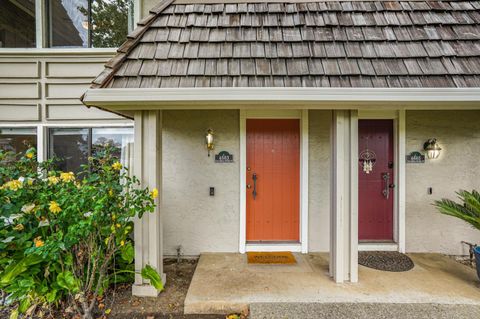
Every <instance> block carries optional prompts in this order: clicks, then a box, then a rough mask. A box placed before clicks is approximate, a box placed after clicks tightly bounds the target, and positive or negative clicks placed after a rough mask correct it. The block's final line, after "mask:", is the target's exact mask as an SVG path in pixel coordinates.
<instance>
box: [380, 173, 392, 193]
mask: <svg viewBox="0 0 480 319" xmlns="http://www.w3.org/2000/svg"><path fill="white" fill-rule="evenodd" d="M382 179H383V184H384V185H385V187H384V188H383V191H382V194H383V196H384V197H385V198H386V199H388V198H389V197H390V173H382Z"/></svg>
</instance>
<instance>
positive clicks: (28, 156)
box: [25, 152, 34, 159]
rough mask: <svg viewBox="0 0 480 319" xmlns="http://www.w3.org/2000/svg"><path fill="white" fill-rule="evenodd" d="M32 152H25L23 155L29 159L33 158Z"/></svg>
mask: <svg viewBox="0 0 480 319" xmlns="http://www.w3.org/2000/svg"><path fill="white" fill-rule="evenodd" d="M33 155H34V154H33V152H28V153H27V154H25V156H26V157H27V158H29V159H32V158H33Z"/></svg>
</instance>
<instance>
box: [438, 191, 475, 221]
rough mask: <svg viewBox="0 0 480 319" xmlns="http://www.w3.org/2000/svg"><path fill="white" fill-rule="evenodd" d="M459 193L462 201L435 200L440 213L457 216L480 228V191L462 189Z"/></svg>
mask: <svg viewBox="0 0 480 319" xmlns="http://www.w3.org/2000/svg"><path fill="white" fill-rule="evenodd" d="M457 195H458V198H459V199H460V201H461V203H457V202H455V201H453V200H451V199H445V198H444V199H442V200H437V201H435V203H434V204H433V205H434V206H436V207H437V208H438V210H439V211H440V213H442V214H445V215H449V216H453V217H457V218H459V219H461V220H463V221H465V222H467V223H469V224H470V225H472V226H473V228H476V229H478V230H480V193H479V192H477V191H476V190H473V191H472V192H468V191H465V190H460V191H458V192H457Z"/></svg>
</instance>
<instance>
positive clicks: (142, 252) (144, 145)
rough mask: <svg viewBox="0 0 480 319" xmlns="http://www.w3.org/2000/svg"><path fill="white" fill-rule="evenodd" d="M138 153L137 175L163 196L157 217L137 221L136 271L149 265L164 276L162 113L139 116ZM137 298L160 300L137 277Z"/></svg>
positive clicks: (135, 160) (141, 112)
mask: <svg viewBox="0 0 480 319" xmlns="http://www.w3.org/2000/svg"><path fill="white" fill-rule="evenodd" d="M134 119H135V146H134V149H135V153H134V163H133V172H134V174H135V176H137V177H138V178H139V179H140V181H141V183H142V187H148V188H149V189H150V190H152V189H153V188H155V187H156V188H157V189H158V194H159V196H158V197H157V198H156V199H155V204H156V205H157V206H156V208H155V211H154V212H153V213H145V214H144V215H143V217H142V219H138V218H137V219H135V225H134V237H135V271H137V272H140V270H141V269H142V268H143V267H145V266H146V265H150V266H152V267H153V268H155V269H156V270H157V271H158V272H159V273H160V274H162V279H163V282H164V283H165V275H164V274H163V247H162V240H163V237H162V223H161V214H160V202H161V194H162V113H161V111H138V112H135V115H134ZM132 293H133V295H135V296H144V297H152V296H153V297H156V296H157V295H158V292H157V290H156V289H155V288H154V287H153V286H151V285H150V284H149V283H148V281H146V280H145V279H143V278H142V276H141V275H139V274H136V275H135V283H134V285H133V287H132Z"/></svg>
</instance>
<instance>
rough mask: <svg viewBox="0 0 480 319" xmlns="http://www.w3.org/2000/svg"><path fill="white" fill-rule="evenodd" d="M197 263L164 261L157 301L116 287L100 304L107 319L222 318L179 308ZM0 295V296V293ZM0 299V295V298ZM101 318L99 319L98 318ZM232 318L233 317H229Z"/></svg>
mask: <svg viewBox="0 0 480 319" xmlns="http://www.w3.org/2000/svg"><path fill="white" fill-rule="evenodd" d="M197 261H198V260H197V259H181V260H180V261H179V263H177V260H176V259H166V260H164V272H165V273H166V275H167V284H166V285H165V290H164V291H162V293H160V295H159V296H158V298H139V297H134V296H132V287H131V285H120V286H117V287H115V288H114V292H113V293H112V294H109V295H108V298H106V299H105V300H104V301H103V302H105V305H106V307H111V309H112V311H111V313H110V314H109V315H108V317H107V318H108V319H193V318H195V319H197V318H198V319H220V318H222V319H223V318H225V317H226V315H184V314H183V307H184V301H185V297H186V295H187V291H188V287H189V286H190V282H191V281H192V277H193V273H194V272H195V267H196V266H197ZM0 293H1V292H0ZM0 297H1V295H0ZM61 308H62V307H61ZM10 310H11V309H9V308H8V307H2V306H1V305H0V318H1V319H3V318H8V317H9V313H10ZM48 317H50V318H55V319H58V318H72V317H73V315H72V314H67V313H64V311H62V310H61V309H58V310H57V311H56V312H55V313H54V314H52V315H50V316H48ZM100 318H101V317H100ZM232 318H235V317H232Z"/></svg>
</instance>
